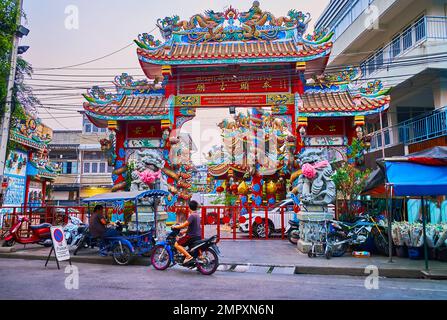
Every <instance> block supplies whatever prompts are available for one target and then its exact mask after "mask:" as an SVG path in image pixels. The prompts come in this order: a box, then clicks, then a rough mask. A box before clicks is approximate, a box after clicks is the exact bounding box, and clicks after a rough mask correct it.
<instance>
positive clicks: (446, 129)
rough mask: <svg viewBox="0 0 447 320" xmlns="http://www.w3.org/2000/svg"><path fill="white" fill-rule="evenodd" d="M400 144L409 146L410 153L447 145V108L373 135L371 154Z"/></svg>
mask: <svg viewBox="0 0 447 320" xmlns="http://www.w3.org/2000/svg"><path fill="white" fill-rule="evenodd" d="M382 132H383V137H382ZM399 144H403V145H405V146H407V147H408V152H409V153H412V152H415V151H419V150H423V149H427V148H429V147H433V146H436V145H447V106H446V107H443V108H439V109H436V110H434V111H432V112H430V113H429V114H425V115H422V116H419V117H415V118H412V119H409V120H407V121H404V122H401V123H400V124H398V125H396V126H391V127H388V128H384V129H383V130H379V131H376V132H373V133H371V148H370V152H374V151H377V150H380V149H382V148H389V147H391V146H396V145H399Z"/></svg>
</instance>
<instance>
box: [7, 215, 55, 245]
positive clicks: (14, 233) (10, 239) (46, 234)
mask: <svg viewBox="0 0 447 320" xmlns="http://www.w3.org/2000/svg"><path fill="white" fill-rule="evenodd" d="M24 222H29V219H28V218H26V217H19V218H18V219H17V222H16V223H15V224H14V225H13V226H12V227H11V229H10V230H9V231H8V232H6V235H5V241H4V242H3V247H12V246H13V245H14V244H15V243H16V242H17V243H20V244H33V243H36V244H40V245H43V246H45V247H51V246H52V245H53V241H52V240H51V232H50V227H51V224H49V223H42V224H39V225H35V226H30V229H31V232H32V235H31V236H30V237H27V238H24V237H20V235H19V232H20V228H21V227H22V225H23V223H24Z"/></svg>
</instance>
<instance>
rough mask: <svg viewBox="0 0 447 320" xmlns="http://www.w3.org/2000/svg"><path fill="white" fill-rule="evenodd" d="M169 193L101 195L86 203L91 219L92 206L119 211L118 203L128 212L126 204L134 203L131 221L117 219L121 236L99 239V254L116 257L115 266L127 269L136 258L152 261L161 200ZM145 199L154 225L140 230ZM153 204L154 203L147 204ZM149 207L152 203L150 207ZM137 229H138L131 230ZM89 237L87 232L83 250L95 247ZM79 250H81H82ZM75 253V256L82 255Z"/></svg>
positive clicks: (151, 191)
mask: <svg viewBox="0 0 447 320" xmlns="http://www.w3.org/2000/svg"><path fill="white" fill-rule="evenodd" d="M167 195H169V193H168V192H167V191H163V190H145V191H126V192H124V191H123V192H111V193H103V194H99V195H96V196H93V197H90V198H87V199H84V200H82V201H83V202H85V203H87V204H88V216H89V217H90V209H91V204H104V206H105V208H106V210H107V207H109V208H110V207H115V208H116V207H117V205H116V204H117V203H118V204H120V205H121V206H122V208H121V209H124V204H125V203H126V202H131V203H133V205H134V206H133V207H134V212H133V213H131V214H130V220H129V219H124V220H127V221H120V220H119V219H117V218H116V216H115V217H114V219H111V220H115V221H112V222H115V229H116V230H117V231H118V232H119V235H118V236H113V237H104V238H102V239H97V241H96V243H97V244H98V245H99V247H100V248H99V254H100V255H102V256H109V255H111V256H112V257H113V260H114V261H115V263H117V264H119V265H127V264H129V263H130V262H131V260H132V258H133V257H135V256H145V257H149V256H150V255H151V254H152V251H153V249H154V245H155V240H154V239H155V238H156V237H157V206H158V204H159V200H160V198H161V197H163V196H167ZM142 199H144V200H146V204H144V207H145V208H147V207H150V208H152V210H151V211H152V212H150V213H149V215H152V216H153V220H152V221H150V220H149V221H148V219H145V222H144V224H145V226H146V228H145V227H143V228H140V220H139V218H138V211H139V206H142V205H141V204H140V202H141V201H142ZM147 200H151V201H147ZM147 203H151V205H148V204H147ZM146 214H147V213H146ZM130 226H135V227H130ZM88 237H89V234H88V232H86V235H85V239H83V240H82V241H80V247H82V246H84V245H85V244H86V243H91V242H92V239H88ZM80 247H78V248H80ZM78 248H76V250H75V254H76V253H77V251H78Z"/></svg>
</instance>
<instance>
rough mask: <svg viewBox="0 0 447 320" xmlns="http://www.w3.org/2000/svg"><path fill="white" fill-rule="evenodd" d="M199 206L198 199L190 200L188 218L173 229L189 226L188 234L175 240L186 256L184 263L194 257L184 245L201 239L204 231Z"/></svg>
mask: <svg viewBox="0 0 447 320" xmlns="http://www.w3.org/2000/svg"><path fill="white" fill-rule="evenodd" d="M198 208H199V204H198V203H197V201H194V200H192V201H190V202H189V210H190V213H189V216H188V219H187V220H186V221H185V222H184V223H182V224H179V225H176V226H173V227H172V229H184V228H188V229H187V230H186V234H185V235H184V236H183V237H181V238H180V239H178V240H177V241H176V242H175V245H174V246H175V248H176V249H177V250H178V251H179V252H180V253H181V254H183V255H184V256H185V257H186V258H185V260H184V261H183V263H185V264H186V263H188V262H190V261H191V260H192V259H193V257H192V256H191V255H190V254H189V252H188V251H186V249H185V248H184V247H186V246H189V245H190V244H191V243H193V242H194V241H197V240H200V239H201V238H202V233H201V230H200V215H199V213H197V209H198Z"/></svg>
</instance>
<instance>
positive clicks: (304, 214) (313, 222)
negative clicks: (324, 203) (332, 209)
mask: <svg viewBox="0 0 447 320" xmlns="http://www.w3.org/2000/svg"><path fill="white" fill-rule="evenodd" d="M297 218H298V220H299V221H300V229H299V230H300V239H299V240H298V243H297V249H298V251H300V252H302V253H308V252H309V251H310V249H311V247H312V242H316V243H318V242H320V241H321V240H322V239H323V238H324V237H325V233H323V232H321V228H320V226H321V225H324V223H325V221H327V220H331V219H333V218H334V215H333V214H331V213H327V212H324V211H300V212H299V213H298V214H297Z"/></svg>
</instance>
